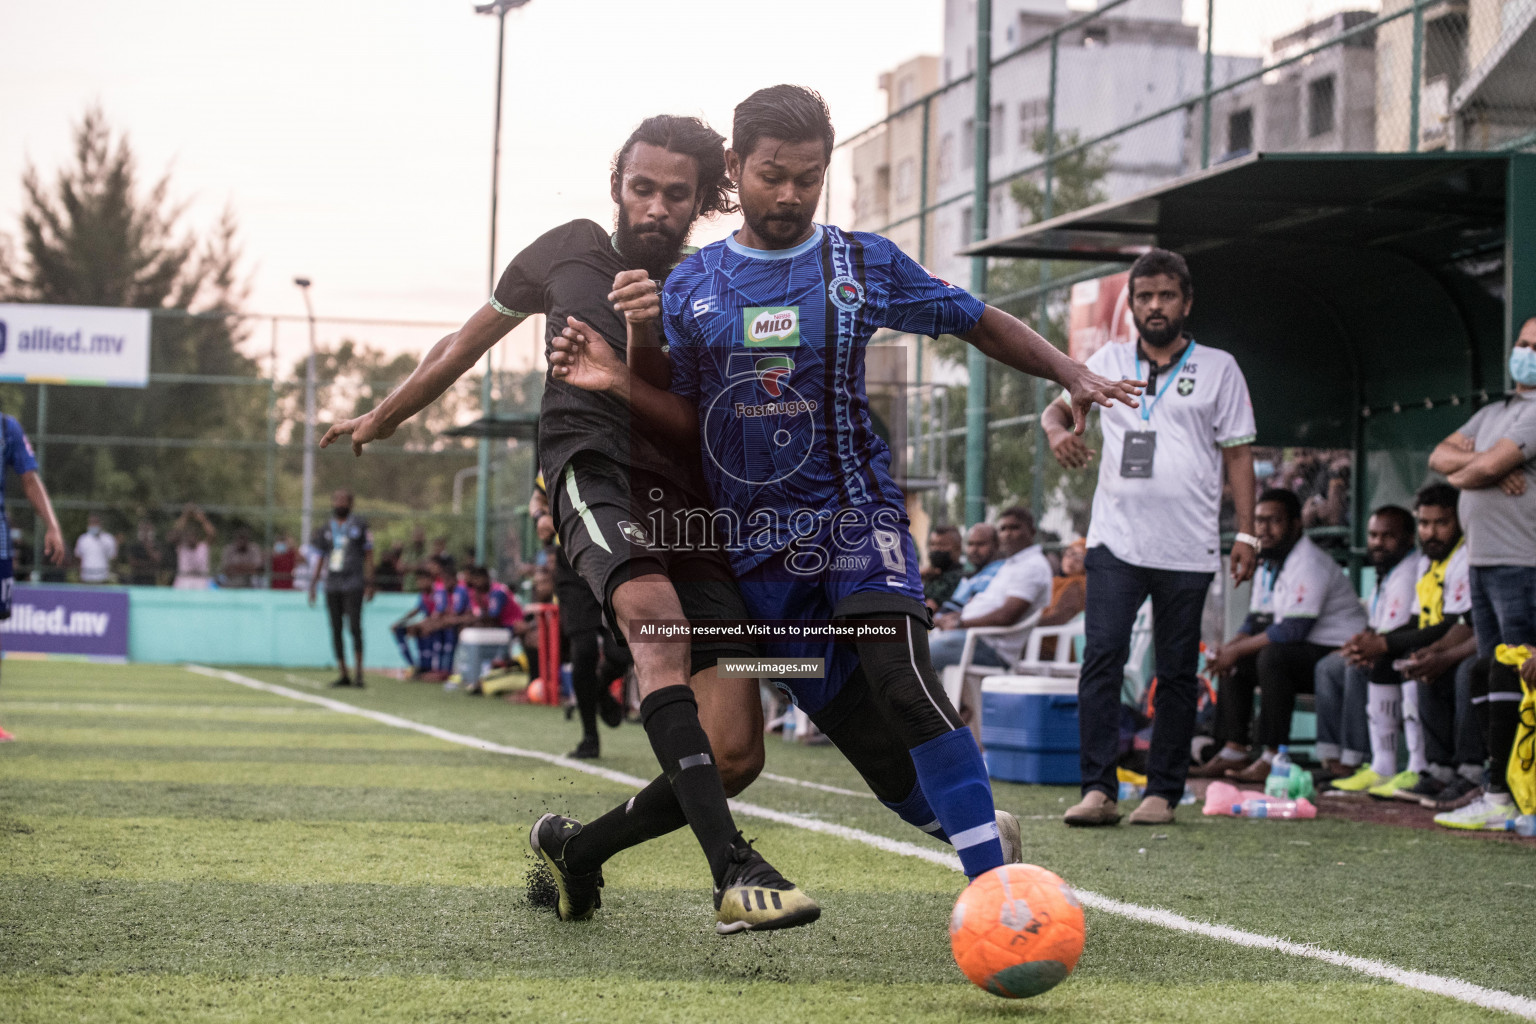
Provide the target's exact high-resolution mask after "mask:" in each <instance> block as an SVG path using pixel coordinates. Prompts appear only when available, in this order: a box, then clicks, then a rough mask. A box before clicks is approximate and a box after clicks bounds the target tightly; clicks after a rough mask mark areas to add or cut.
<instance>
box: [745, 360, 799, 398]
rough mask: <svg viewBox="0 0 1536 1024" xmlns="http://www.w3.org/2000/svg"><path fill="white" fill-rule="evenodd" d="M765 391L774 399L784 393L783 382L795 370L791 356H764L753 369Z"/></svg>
mask: <svg viewBox="0 0 1536 1024" xmlns="http://www.w3.org/2000/svg"><path fill="white" fill-rule="evenodd" d="M752 369H753V372H755V373H756V374H757V381H758V383H759V384H761V385H762V386H763V390H764V391H766V392H768V393H769V394H770V395H772V396H773V397H774V398H778V397H779V396H780V395H782V394H783V393H784V388H783V385H782V384H781V382H782V381H783V379H784V378H785V377H788V376H789V375H790V374H791V373H793V372H794V369H795V361H794V360H793V359H791V358H789V356H763V357H762V358H761V359H759V360H758V361H757V362H756V364H754V365H753V367H752Z"/></svg>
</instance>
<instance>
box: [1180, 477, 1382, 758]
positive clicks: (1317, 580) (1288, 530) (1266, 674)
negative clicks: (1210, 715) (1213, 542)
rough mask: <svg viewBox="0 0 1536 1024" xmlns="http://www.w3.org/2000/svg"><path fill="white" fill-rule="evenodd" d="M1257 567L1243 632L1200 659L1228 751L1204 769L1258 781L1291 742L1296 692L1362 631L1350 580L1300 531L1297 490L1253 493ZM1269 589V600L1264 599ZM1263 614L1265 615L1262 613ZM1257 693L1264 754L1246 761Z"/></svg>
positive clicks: (1310, 683) (1309, 687)
mask: <svg viewBox="0 0 1536 1024" xmlns="http://www.w3.org/2000/svg"><path fill="white" fill-rule="evenodd" d="M1254 522H1255V529H1256V530H1257V532H1258V538H1259V545H1260V552H1259V554H1260V558H1261V562H1260V565H1259V571H1258V581H1257V582H1256V583H1255V584H1254V601H1253V604H1252V605H1250V609H1251V610H1250V612H1249V615H1248V619H1247V621H1245V622H1244V623H1243V627H1242V628H1241V629H1239V630H1238V632H1237V635H1236V636H1235V637H1233V638H1232V639H1231V640H1230V641H1228V642H1227V643H1225V644H1222V645H1221V647H1220V648H1219V649H1218V650H1216V651H1215V653H1214V654H1211V655H1210V656H1208V657H1207V658H1206V661H1205V670H1206V671H1207V672H1209V673H1210V674H1211V675H1213V676H1221V677H1222V679H1221V683H1220V688H1219V690H1218V692H1217V696H1216V707H1217V710H1218V712H1219V713H1220V716H1221V718H1220V721H1219V722H1218V724H1217V735H1216V738H1217V739H1219V740H1225V741H1226V745H1225V747H1224V748H1223V749H1222V750H1221V751H1220V752H1219V753H1217V755H1216V757H1215V758H1214V759H1213V760H1212V761H1211V762H1210V763H1209V764H1207V765H1205V766H1204V767H1203V769H1197V771H1198V772H1199V774H1201V775H1204V776H1206V777H1216V776H1219V775H1225V776H1228V777H1230V778H1235V779H1238V780H1240V781H1243V782H1263V781H1264V779H1265V777H1266V776H1268V775H1269V770H1270V765H1271V762H1272V761H1273V760H1274V757H1275V754H1276V753H1277V752H1278V751H1279V748H1280V745H1281V744H1282V743H1286V742H1288V741H1289V739H1290V734H1291V712H1292V711H1294V710H1295V709H1296V695H1297V694H1298V693H1310V692H1312V687H1313V683H1314V679H1315V673H1316V670H1317V664H1318V662H1320V661H1322V660H1323V658H1324V657H1326V656H1327V655H1328V653H1329V652H1330V651H1334V650H1337V649H1339V648H1340V647H1343V646H1344V645H1345V644H1347V643H1349V642H1350V641H1352V640H1353V639H1354V638H1355V636H1356V635H1357V634H1359V633H1361V632H1363V631H1364V630H1365V628H1366V625H1367V623H1366V616H1365V608H1364V607H1363V606H1362V605H1361V604H1360V598H1359V597H1357V596H1356V595H1355V590H1354V588H1353V587H1352V586H1350V583H1349V577H1347V576H1345V575H1344V570H1343V569H1341V568H1340V567H1339V564H1338V563H1337V562H1335V561H1334V560H1333V558H1332V556H1330V555H1329V554H1328V552H1326V551H1324V550H1323V549H1322V548H1320V547H1318V546H1317V545H1316V544H1314V543H1312V541H1311V540H1310V539H1309V538H1307V537H1306V536H1304V535H1303V534H1302V532H1301V501H1300V499H1298V498H1297V497H1296V494H1295V492H1293V491H1287V490H1284V489H1282V488H1271V489H1270V490H1267V491H1265V492H1264V493H1263V494H1261V495H1259V504H1258V509H1257V511H1256V513H1255V515H1254ZM1265 589H1269V591H1270V592H1269V595H1268V599H1267V600H1265V599H1264V598H1263V597H1262V596H1261V595H1262V592H1263V591H1264V590H1265ZM1266 610H1267V612H1268V614H1267V615H1266V614H1265V612H1266ZM1255 686H1257V688H1258V689H1259V690H1260V691H1261V693H1262V695H1263V696H1262V698H1261V700H1260V702H1259V734H1258V742H1259V744H1261V746H1262V750H1261V752H1260V754H1259V755H1258V756H1257V757H1255V758H1253V759H1252V760H1251V761H1250V759H1249V757H1248V740H1249V735H1248V733H1249V724H1250V722H1251V721H1252V719H1253V691H1254V688H1255Z"/></svg>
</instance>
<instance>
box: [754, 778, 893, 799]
mask: <svg viewBox="0 0 1536 1024" xmlns="http://www.w3.org/2000/svg"><path fill="white" fill-rule="evenodd" d="M757 777H758V778H760V779H767V780H768V781H769V782H782V783H784V784H785V785H788V786H804V787H805V788H806V789H819V790H821V791H822V792H823V793H836V794H837V795H838V796H857V797H862V798H864V799H865V800H873V799H874V798H875V794H873V793H860V792H859V791H858V790H856V789H843V788H842V787H841V786H828V785H827V784H826V783H823V782H807V781H806V780H805V779H792V778H790V777H789V776H788V775H775V774H774V773H773V772H759V773H758V776H757Z"/></svg>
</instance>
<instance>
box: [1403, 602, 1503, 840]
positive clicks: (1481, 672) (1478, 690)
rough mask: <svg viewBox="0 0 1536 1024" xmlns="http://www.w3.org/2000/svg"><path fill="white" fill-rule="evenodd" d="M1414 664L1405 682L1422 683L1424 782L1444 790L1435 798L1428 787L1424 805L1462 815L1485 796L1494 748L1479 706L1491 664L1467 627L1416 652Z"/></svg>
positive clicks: (1405, 673)
mask: <svg viewBox="0 0 1536 1024" xmlns="http://www.w3.org/2000/svg"><path fill="white" fill-rule="evenodd" d="M1458 637H1459V640H1458ZM1408 662H1409V664H1408V665H1407V667H1405V668H1404V669H1403V671H1402V676H1403V678H1404V679H1417V680H1419V715H1420V717H1421V718H1422V719H1423V720H1424V754H1425V758H1426V759H1427V760H1428V761H1429V771H1428V772H1427V773H1426V774H1425V775H1424V776H1423V777H1422V778H1420V780H1419V781H1420V783H1423V782H1424V780H1425V779H1433V780H1435V781H1436V782H1439V783H1441V784H1442V785H1441V786H1440V788H1439V789H1438V790H1435V791H1433V792H1432V793H1431V792H1428V787H1426V793H1425V795H1421V796H1419V803H1420V804H1421V805H1422V806H1425V807H1429V808H1432V809H1433V810H1435V811H1440V812H1444V811H1454V810H1459V809H1460V808H1462V807H1465V806H1467V805H1468V804H1470V803H1472V802H1473V801H1474V800H1477V799H1478V798H1479V797H1481V796H1482V795H1483V764H1484V762H1485V761H1487V760H1488V745H1487V742H1486V740H1485V739H1484V738H1483V725H1482V723H1481V722H1479V721H1478V714H1477V705H1478V703H1480V702H1481V703H1486V701H1487V699H1488V667H1489V666H1488V663H1487V662H1486V661H1483V660H1482V659H1481V658H1479V657H1478V655H1477V635H1476V634H1475V633H1474V632H1473V631H1472V629H1471V628H1470V627H1469V626H1467V625H1466V623H1465V622H1463V623H1462V624H1460V625H1458V626H1456V627H1454V628H1453V629H1452V630H1451V631H1450V632H1449V633H1447V634H1446V635H1445V636H1443V637H1441V638H1440V639H1439V640H1437V641H1435V642H1434V643H1432V644H1430V645H1429V646H1428V647H1422V648H1420V649H1419V650H1417V651H1415V652H1413V654H1412V655H1410V656H1409V657H1408ZM1426 680H1427V682H1426ZM1403 799H1405V800H1406V799H1408V797H1407V796H1406V795H1404V796H1403Z"/></svg>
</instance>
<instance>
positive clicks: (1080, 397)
mask: <svg viewBox="0 0 1536 1024" xmlns="http://www.w3.org/2000/svg"><path fill="white" fill-rule="evenodd" d="M961 337H962V338H964V339H965V340H966V341H967V342H969V343H970V344H972V345H974V346H976V348H977V349H978V350H980V351H981V352H982V353H983V354H984V355H986V356H987V358H989V359H996V360H997V361H998V362H1000V363H1002V364H1004V365H1005V366H1011V367H1013V368H1014V369H1015V370H1020V371H1022V372H1024V373H1027V374H1030V375H1031V376H1035V377H1044V378H1045V379H1046V380H1053V381H1055V382H1056V383H1058V384H1060V385H1061V386H1062V387H1064V388H1066V389H1067V393H1068V394H1069V395H1071V396H1072V432H1073V433H1075V434H1081V433H1082V432H1083V428H1084V427H1086V426H1087V424H1088V409H1089V408H1090V407H1091V406H1094V405H1103V406H1109V405H1113V404H1114V403H1115V402H1124V403H1125V404H1126V405H1129V406H1132V407H1135V406H1137V405H1139V404H1140V403H1139V402H1138V401H1137V398H1138V396H1140V394H1141V389H1142V388H1143V387H1145V386H1146V382H1145V381H1139V380H1110V379H1108V378H1107V377H1100V376H1099V375H1098V374H1096V373H1094V372H1093V371H1092V370H1090V369H1088V367H1086V366H1084V365H1083V364H1082V363H1080V362H1078V361H1077V360H1076V359H1073V358H1072V357H1071V356H1069V355H1067V354H1066V353H1065V352H1063V351H1061V350H1060V349H1058V348H1057V347H1056V346H1055V345H1052V344H1051V343H1050V342H1048V341H1046V340H1045V339H1044V338H1042V337H1040V335H1038V334H1036V333H1035V332H1034V331H1032V330H1030V329H1029V327H1027V326H1026V325H1025V324H1023V323H1022V322H1020V321H1019V320H1017V319H1015V318H1014V317H1011V316H1009V315H1008V314H1007V313H1004V312H1003V311H1002V310H1000V309H998V308H997V307H996V306H988V307H987V308H986V311H985V312H983V313H982V314H981V319H980V320H978V321H977V322H976V326H975V327H973V328H971V330H970V331H969V332H968V333H966V334H962V335H961Z"/></svg>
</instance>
